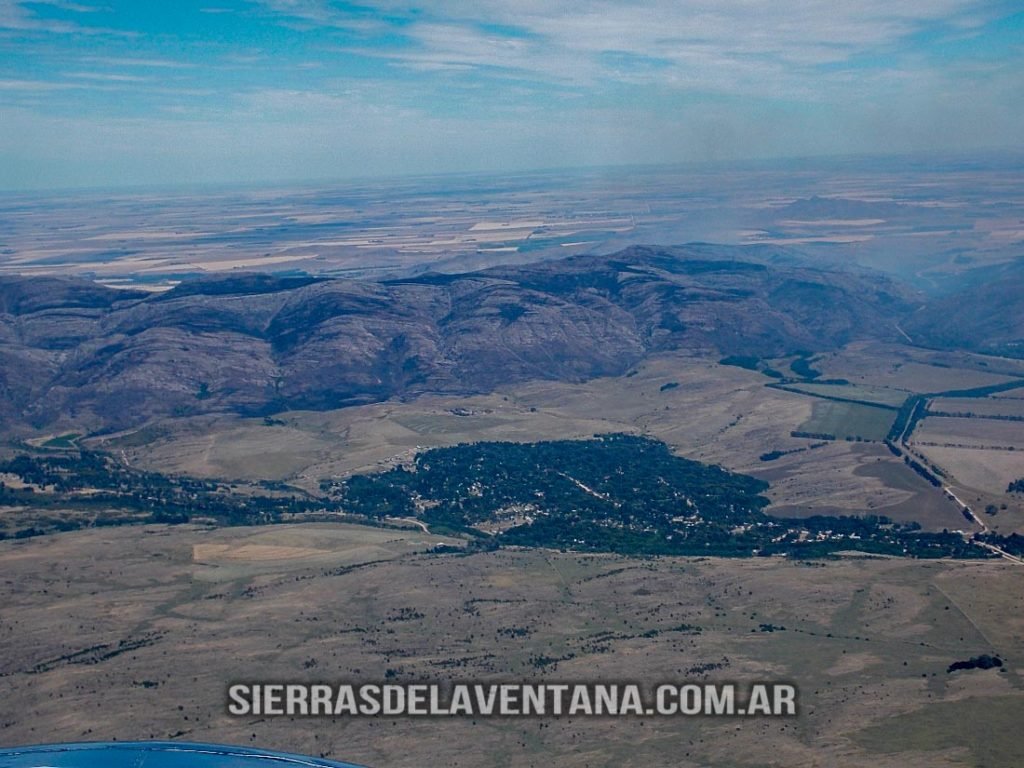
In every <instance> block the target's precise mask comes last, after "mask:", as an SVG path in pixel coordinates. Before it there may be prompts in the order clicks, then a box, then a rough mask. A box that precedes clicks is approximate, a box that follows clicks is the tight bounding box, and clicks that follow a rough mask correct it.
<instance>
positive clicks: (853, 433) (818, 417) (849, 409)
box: [800, 400, 896, 440]
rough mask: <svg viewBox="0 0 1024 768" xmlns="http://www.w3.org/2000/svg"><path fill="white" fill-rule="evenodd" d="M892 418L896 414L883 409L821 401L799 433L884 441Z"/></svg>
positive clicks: (816, 404)
mask: <svg viewBox="0 0 1024 768" xmlns="http://www.w3.org/2000/svg"><path fill="white" fill-rule="evenodd" d="M895 418H896V412H895V411H891V410H887V409H884V408H874V407H872V406H869V405H860V404H858V403H837V402H835V401H832V400H820V401H818V402H815V403H814V411H813V412H812V414H811V418H810V419H808V420H807V421H805V422H804V423H803V424H801V425H800V431H801V432H810V433H818V434H829V435H834V436H835V437H837V438H839V439H840V440H845V439H847V438H852V439H856V438H862V439H864V440H884V439H885V436H886V435H887V434H888V432H889V428H890V427H892V423H893V420H894V419H895Z"/></svg>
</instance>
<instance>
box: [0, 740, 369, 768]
mask: <svg viewBox="0 0 1024 768" xmlns="http://www.w3.org/2000/svg"><path fill="white" fill-rule="evenodd" d="M0 768H359V766H356V765H353V764H352V763H338V762H335V761H333V760H324V759H323V758H319V757H303V756H302V755H292V754H286V753H284V752H271V751H269V750H264V749H250V748H248V747H231V746H225V745H222V744H190V743H188V742H180V741H135V742H127V741H125V742H121V741H112V742H91V743H79V744H46V745H41V746H32V747H5V748H3V747H0Z"/></svg>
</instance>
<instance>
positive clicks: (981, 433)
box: [914, 416, 1024, 451]
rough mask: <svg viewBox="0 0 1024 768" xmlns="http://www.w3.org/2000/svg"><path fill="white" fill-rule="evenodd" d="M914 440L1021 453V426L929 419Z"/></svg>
mask: <svg viewBox="0 0 1024 768" xmlns="http://www.w3.org/2000/svg"><path fill="white" fill-rule="evenodd" d="M914 440H915V441H916V442H919V443H923V444H938V445H940V446H967V447H975V448H986V447H998V448H1015V449H1016V450H1020V451H1024V423H1021V422H1019V421H996V420H994V419H955V418H945V417H941V416H929V417H927V418H926V419H924V420H922V421H921V423H920V424H919V425H918V427H917V430H916V431H915V432H914Z"/></svg>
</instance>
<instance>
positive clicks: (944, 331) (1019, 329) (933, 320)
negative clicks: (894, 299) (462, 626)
mask: <svg viewBox="0 0 1024 768" xmlns="http://www.w3.org/2000/svg"><path fill="white" fill-rule="evenodd" d="M902 327H903V329H904V330H905V331H906V332H907V333H908V334H909V335H910V336H911V337H912V338H913V339H914V341H915V342H916V343H919V344H923V345H926V346H929V347H936V348H939V349H969V350H972V351H974V352H982V353H985V354H991V355H1001V356H1005V357H1016V358H1024V259H1018V260H1017V261H1015V262H1012V263H1010V264H1006V265H1001V266H1000V267H997V268H994V269H990V270H986V273H985V280H984V281H983V282H979V283H974V284H970V285H968V286H967V287H966V288H964V289H963V290H961V291H958V292H956V293H953V294H951V295H947V296H942V297H938V298H935V299H933V300H931V301H930V302H929V303H928V304H927V305H926V306H924V307H922V308H921V309H920V311H918V312H915V313H914V314H912V315H911V316H910V317H909V318H907V320H905V321H904V322H903V323H902Z"/></svg>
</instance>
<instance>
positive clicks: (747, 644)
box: [0, 525, 1024, 768]
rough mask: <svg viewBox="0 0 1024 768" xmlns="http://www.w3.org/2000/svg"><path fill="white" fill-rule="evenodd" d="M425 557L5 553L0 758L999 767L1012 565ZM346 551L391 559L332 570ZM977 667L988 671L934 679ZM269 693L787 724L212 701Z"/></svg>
mask: <svg viewBox="0 0 1024 768" xmlns="http://www.w3.org/2000/svg"><path fill="white" fill-rule="evenodd" d="M381 535H383V536H386V537H392V539H393V540H387V541H385V540H382V539H381V538H380V536H381ZM439 541H440V540H439V539H437V538H436V537H426V536H421V535H420V534H419V533H417V532H412V533H408V534H406V533H404V532H390V531H389V532H381V531H373V530H369V531H364V530H363V529H361V528H353V527H347V526H324V525H307V526H280V527H276V528H274V529H246V528H238V529H222V530H202V529H195V528H190V527H188V526H182V527H176V528H165V527H157V526H149V527H145V528H133V529H116V530H91V531H80V532H74V533H69V534H62V535H56V536H48V537H43V538H40V539H33V540H28V541H24V542H0V557H2V559H3V562H4V563H5V580H4V582H3V583H2V584H0V599H2V601H3V604H4V605H5V606H6V607H7V610H5V611H4V613H3V616H2V618H0V653H2V656H0V658H2V659H3V663H2V668H0V695H2V699H3V701H4V702H5V708H4V709H5V713H4V716H3V718H2V722H0V742H2V743H6V744H14V743H24V742H38V741H45V740H48V739H56V738H60V739H72V738H80V739H108V738H118V739H125V738H129V737H136V738H137V737H139V736H146V737H150V736H151V737H153V738H183V739H189V740H196V741H203V740H217V741H233V742H236V743H259V744H260V745H262V746H269V747H274V748H278V749H286V750H294V751H300V752H306V753H312V754H326V755H329V756H332V757H335V758H340V759H348V760H353V761H355V762H362V763H366V764H370V765H378V766H385V765H387V766H399V767H400V766H417V765H422V764H423V762H424V761H425V760H427V759H428V758H429V760H430V761H431V762H434V763H437V764H441V765H455V764H459V765H467V766H477V765H481V766H482V765H504V766H510V767H515V766H528V765H535V764H537V763H538V762H539V761H545V762H547V763H555V764H558V765H566V766H585V765H591V766H593V765H608V764H617V765H624V766H641V765H667V764H671V765H675V766H682V767H683V768H685V767H686V766H698V765H708V764H714V765H732V766H755V765H757V766H761V765H839V764H841V765H844V766H854V768H856V767H857V766H864V767H865V768H866V767H867V766H899V768H905V766H929V768H941V767H942V766H964V765H978V766H981V765H989V766H991V765H1011V764H1013V763H1012V758H1013V756H1014V755H1015V754H1019V752H1017V751H1016V750H1018V749H1019V744H1018V739H1017V734H1016V730H1015V729H1014V728H1012V727H1008V723H1010V721H1011V720H1012V715H1013V714H1014V713H1020V712H1021V711H1022V710H1024V681H1022V679H1021V677H1020V675H1019V670H1020V666H1019V665H1020V659H1021V658H1024V644H1022V641H1021V638H1022V637H1024V590H1022V589H1020V580H1021V578H1022V577H1024V571H1022V570H1021V569H1020V567H1019V566H1015V565H1013V564H1011V563H1007V562H1005V561H998V562H980V563H968V562H919V561H906V560H891V559H868V558H852V559H849V560H839V561H831V562H824V563H803V564H801V563H795V562H788V561H784V560H777V559H772V560H729V561H722V560H715V559H707V558H702V559H682V558H661V559H646V560H644V559H628V558H621V557H614V556H597V555H594V556H579V555H573V554H559V553H555V552H544V551H502V552H496V553H481V554H476V555H472V556H468V557H465V556H463V557H459V556H451V555H422V554H412V553H411V552H410V550H416V549H419V548H421V547H422V548H425V547H426V546H427V545H432V544H434V543H439ZM367 546H370V547H372V548H382V549H384V550H386V551H387V552H388V553H389V554H388V555H387V556H381V555H379V554H375V555H374V556H372V557H371V556H369V554H368V553H367V554H359V555H358V556H355V555H353V553H356V552H362V551H363V550H364V548H365V547H367ZM314 553H315V554H314ZM381 560H383V562H382V561H381ZM768 625H771V626H772V627H773V629H774V631H765V627H766V626H768ZM981 653H996V654H998V655H999V656H1000V657H1001V658H1002V659H1003V660H1004V666H1003V667H1002V669H1000V670H988V671H981V670H974V671H965V672H956V673H952V674H950V673H947V671H946V669H947V667H948V666H949V664H951V663H952V662H954V661H957V660H962V659H966V658H970V657H971V656H976V655H978V654H981ZM266 676H269V677H272V678H273V679H274V680H285V679H287V680H310V681H313V680H316V681H335V682H337V681H342V680H348V681H375V682H381V681H383V680H385V679H391V680H442V681H443V680H450V679H461V680H478V679H492V680H493V679H502V680H510V679H511V680H519V679H525V680H538V679H543V680H548V681H558V680H595V679H601V680H605V679H608V680H611V679H614V680H620V681H622V680H636V681H637V682H639V683H641V684H643V685H645V686H650V685H654V684H656V683H659V682H663V681H683V680H700V681H714V682H724V681H733V682H740V683H745V682H751V681H755V680H757V681H760V680H786V681H790V682H793V683H795V684H796V685H797V686H798V688H799V702H798V703H799V716H798V717H797V718H796V719H794V720H788V719H786V720H781V719H780V720H771V719H750V720H737V719H722V720H715V719H708V718H695V719H683V718H665V719H659V718H624V719H620V720H613V721H610V720H608V719H607V718H597V719H590V720H588V719H579V718H572V719H570V718H557V719H556V718H549V719H537V718H530V719H525V720H500V719H486V718H478V719H476V720H471V719H452V720H438V719H429V720H422V719H414V718H389V719H345V718H334V719H326V718H323V719H297V720H292V719H288V718H276V719H275V718H260V717H256V718H242V719H235V718H231V717H230V716H228V715H227V714H226V711H225V702H226V688H227V685H228V684H229V682H231V681H237V680H250V681H251V680H257V679H260V678H261V677H266ZM97 702H101V704H100V705H98V706H97ZM901 724H902V725H903V727H904V728H906V729H907V730H908V732H909V733H911V734H912V735H913V738H910V739H906V738H904V734H903V732H902V731H901V729H900V728H899V727H898V726H899V725H901Z"/></svg>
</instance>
